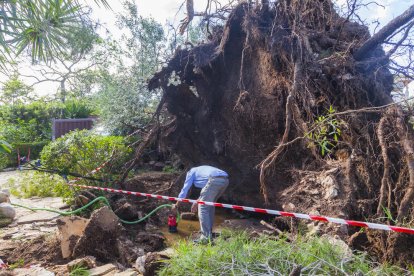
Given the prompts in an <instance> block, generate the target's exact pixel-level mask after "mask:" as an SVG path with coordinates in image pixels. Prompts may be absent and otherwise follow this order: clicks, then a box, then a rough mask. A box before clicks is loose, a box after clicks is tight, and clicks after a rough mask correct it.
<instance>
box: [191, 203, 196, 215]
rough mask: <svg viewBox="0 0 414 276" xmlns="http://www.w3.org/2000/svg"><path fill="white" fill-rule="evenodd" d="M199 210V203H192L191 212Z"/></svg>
mask: <svg viewBox="0 0 414 276" xmlns="http://www.w3.org/2000/svg"><path fill="white" fill-rule="evenodd" d="M197 211H198V204H197V202H194V203H193V205H191V212H193V213H197Z"/></svg>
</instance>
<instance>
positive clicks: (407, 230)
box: [68, 179, 414, 234]
mask: <svg viewBox="0 0 414 276" xmlns="http://www.w3.org/2000/svg"><path fill="white" fill-rule="evenodd" d="M74 182H76V180H75V179H74V180H72V181H70V182H69V183H68V185H70V186H75V187H80V188H83V189H95V190H100V191H106V192H111V193H121V194H127V195H135V196H145V197H151V198H157V199H166V200H171V201H181V202H188V203H197V204H199V205H209V206H215V207H221V208H228V209H234V210H239V211H249V212H256V213H262V214H270V215H276V216H282V217H294V218H301V219H307V220H315V221H322V222H332V223H337V224H345V225H351V226H357V227H363V228H372V229H378V230H385V231H393V232H399V233H406V234H414V229H411V228H406V227H398V226H391V225H385V224H378V223H372V222H363V221H355V220H346V219H340V218H331V217H325V216H316V215H307V214H301V213H291V212H284V211H277V210H270V209H262V208H254V207H247V206H240V205H232V204H224V203H217V202H209V201H201V200H194V199H187V198H178V197H171V196H163V195H154V194H146V193H140V192H131V191H124V190H118V189H112V188H103V187H96V186H86V185H79V184H74Z"/></svg>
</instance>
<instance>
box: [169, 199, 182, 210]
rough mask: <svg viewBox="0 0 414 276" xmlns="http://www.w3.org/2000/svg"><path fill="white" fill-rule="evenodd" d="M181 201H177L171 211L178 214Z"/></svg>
mask: <svg viewBox="0 0 414 276" xmlns="http://www.w3.org/2000/svg"><path fill="white" fill-rule="evenodd" d="M180 203H181V201H177V202H176V203H175V204H173V205H172V207H171V211H172V212H178V207H179V206H180Z"/></svg>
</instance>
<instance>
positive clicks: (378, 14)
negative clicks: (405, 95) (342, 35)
mask: <svg viewBox="0 0 414 276" xmlns="http://www.w3.org/2000/svg"><path fill="white" fill-rule="evenodd" d="M82 1H84V3H86V4H87V5H88V6H90V7H91V8H92V18H93V19H94V20H96V21H99V22H100V23H101V24H102V25H103V26H104V27H105V28H106V29H107V30H109V31H110V32H111V33H112V35H113V36H114V38H119V37H120V36H121V35H122V32H121V31H120V30H119V29H118V28H117V27H116V20H117V19H116V14H119V13H122V12H123V5H122V1H121V0H119V1H118V0H110V1H108V2H109V3H110V6H111V10H108V9H107V8H105V7H102V6H101V7H99V6H98V5H96V4H95V3H94V2H92V1H90V0H89V1H88V0H82ZM135 2H136V3H137V6H138V13H139V14H140V15H142V16H144V17H153V18H154V19H155V20H156V21H158V22H159V23H161V24H162V25H165V24H166V23H167V21H169V22H172V23H174V24H175V25H178V23H179V21H180V20H181V19H183V18H184V17H185V14H184V9H182V10H181V12H179V13H178V10H179V7H180V6H181V4H182V3H183V2H184V0H135ZM206 2H207V1H206V0H194V9H195V11H196V12H197V11H202V10H203V9H204V7H205V5H206ZM222 2H227V0H222ZM334 2H336V4H337V5H339V6H341V5H343V4H344V3H346V0H336V1H335V0H334ZM366 2H372V1H371V0H366ZM378 2H379V3H381V5H382V6H378V5H375V4H371V5H369V6H368V7H367V8H364V9H361V10H360V11H359V12H358V14H359V15H360V17H361V18H362V19H363V20H365V21H366V23H367V24H368V25H369V26H370V30H371V32H374V31H375V28H374V27H375V24H373V22H374V21H376V20H378V21H379V22H380V23H381V25H385V24H386V23H388V22H389V21H390V20H392V19H393V18H394V17H396V16H398V15H400V14H401V13H402V12H404V11H405V10H406V9H407V8H408V7H409V6H410V5H412V4H413V0H381V1H378ZM177 13H178V14H177ZM379 28H380V27H379ZM379 28H378V29H379ZM101 34H102V35H103V34H104V31H103V30H102V31H101ZM21 68H22V69H21V70H22V73H23V74H30V73H31V72H33V71H32V67H31V66H30V64H27V65H24V66H22V67H21ZM2 78H4V77H0V81H4V79H2ZM22 79H23V81H25V82H26V83H28V84H30V83H31V82H32V81H33V79H27V78H22ZM57 87H58V84H57V83H50V82H44V83H41V84H38V85H35V86H34V89H35V92H36V93H38V94H43V95H44V94H53V93H54V92H56V90H57ZM413 89H414V88H413Z"/></svg>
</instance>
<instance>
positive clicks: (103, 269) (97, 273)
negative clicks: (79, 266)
mask: <svg viewBox="0 0 414 276" xmlns="http://www.w3.org/2000/svg"><path fill="white" fill-rule="evenodd" d="M116 269H117V267H116V266H114V265H113V264H106V265H103V266H98V267H95V268H92V269H91V270H89V275H90V276H101V275H105V274H108V273H110V272H112V271H114V270H116Z"/></svg>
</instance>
